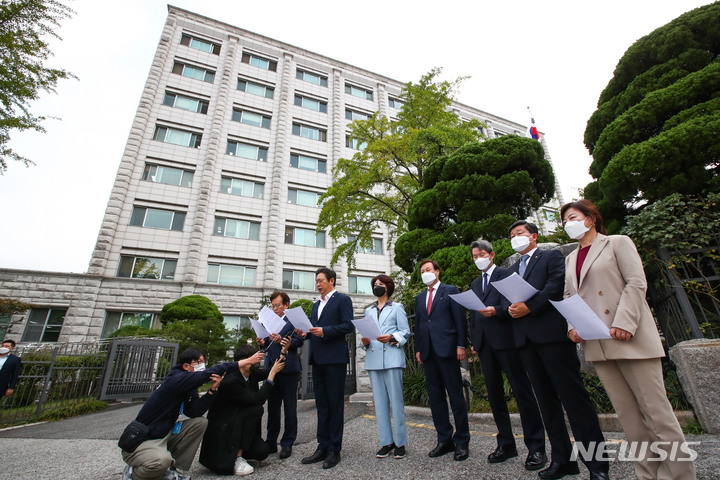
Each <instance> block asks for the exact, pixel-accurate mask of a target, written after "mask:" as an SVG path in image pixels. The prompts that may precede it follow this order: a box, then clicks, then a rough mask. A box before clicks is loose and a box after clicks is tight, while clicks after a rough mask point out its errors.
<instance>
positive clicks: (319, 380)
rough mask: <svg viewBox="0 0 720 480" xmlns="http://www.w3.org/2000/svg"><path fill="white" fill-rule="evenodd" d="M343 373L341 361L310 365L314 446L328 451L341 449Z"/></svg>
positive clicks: (343, 397) (344, 367)
mask: <svg viewBox="0 0 720 480" xmlns="http://www.w3.org/2000/svg"><path fill="white" fill-rule="evenodd" d="M346 375H347V364H345V363H331V364H326V365H318V364H314V365H313V366H312V380H313V390H314V392H315V407H316V409H317V416H318V419H317V420H318V421H317V441H318V448H320V449H321V450H326V451H328V452H340V450H342V436H343V426H344V412H345V410H344V408H345V377H346Z"/></svg>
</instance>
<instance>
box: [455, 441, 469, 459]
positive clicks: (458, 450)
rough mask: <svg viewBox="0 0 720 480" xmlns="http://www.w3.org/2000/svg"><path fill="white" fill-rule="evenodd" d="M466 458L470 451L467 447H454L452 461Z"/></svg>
mask: <svg viewBox="0 0 720 480" xmlns="http://www.w3.org/2000/svg"><path fill="white" fill-rule="evenodd" d="M468 456H470V450H469V449H468V446H467V445H456V446H455V455H453V460H455V461H458V462H459V461H461V460H467V458H468Z"/></svg>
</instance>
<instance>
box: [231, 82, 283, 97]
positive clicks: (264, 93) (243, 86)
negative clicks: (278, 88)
mask: <svg viewBox="0 0 720 480" xmlns="http://www.w3.org/2000/svg"><path fill="white" fill-rule="evenodd" d="M237 89H238V90H240V91H242V92H245V93H252V94H253V95H257V96H258V97H265V98H273V95H274V94H275V89H274V88H272V87H266V86H265V85H260V84H259V83H253V82H249V81H247V80H241V79H238V83H237Z"/></svg>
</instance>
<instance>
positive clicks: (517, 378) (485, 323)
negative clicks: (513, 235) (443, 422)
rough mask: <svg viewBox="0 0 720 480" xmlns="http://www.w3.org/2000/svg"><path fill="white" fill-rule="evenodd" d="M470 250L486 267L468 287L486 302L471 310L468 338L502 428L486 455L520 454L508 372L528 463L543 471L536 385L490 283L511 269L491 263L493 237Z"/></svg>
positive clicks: (497, 459) (528, 466) (490, 458)
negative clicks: (507, 384) (507, 388)
mask: <svg viewBox="0 0 720 480" xmlns="http://www.w3.org/2000/svg"><path fill="white" fill-rule="evenodd" d="M470 252H471V254H472V257H473V261H474V262H475V265H476V266H477V268H478V269H479V270H480V271H482V275H480V276H479V277H478V278H476V279H475V280H473V282H472V283H471V284H470V288H471V289H472V291H473V292H475V294H476V295H477V296H478V298H479V299H480V300H482V302H483V303H484V304H485V305H486V307H485V308H484V309H481V310H477V311H475V312H473V317H472V319H471V322H470V339H471V340H472V345H473V350H474V351H475V352H476V353H477V354H478V356H479V357H480V362H481V364H482V372H483V376H484V377H485V387H486V388H487V393H488V401H489V402H490V408H491V410H492V414H493V419H494V420H495V425H496V426H497V429H498V434H497V448H496V449H495V451H493V452H492V453H491V454H490V455H489V456H488V462H490V463H500V462H504V461H505V460H507V459H509V458H513V457H517V455H518V453H517V448H516V446H515V435H513V431H512V425H511V424H510V413H509V412H508V407H507V402H506V401H505V388H504V383H505V382H504V380H503V376H502V374H503V371H504V372H505V375H507V378H508V381H509V382H510V385H511V386H512V389H513V393H514V394H515V399H516V400H517V404H518V410H519V411H520V420H521V422H522V427H523V433H524V434H525V435H524V440H525V446H527V449H528V455H527V457H526V459H525V468H526V469H527V470H539V469H540V468H542V467H543V466H545V463H546V462H547V457H546V455H545V429H544V428H543V424H542V418H541V417H540V411H539V410H538V406H537V403H535V396H534V395H533V392H532V386H531V385H530V381H529V380H528V377H527V374H526V373H525V369H524V368H523V365H522V361H521V360H520V357H519V356H518V353H517V351H516V350H515V343H514V342H513V329H512V323H511V322H510V317H509V315H508V312H507V304H505V299H504V298H503V297H502V295H500V293H499V292H498V291H497V290H496V289H495V287H493V286H492V283H491V282H494V281H497V280H501V279H503V278H505V277H506V276H507V275H508V271H507V269H505V268H502V267H498V266H496V265H495V264H494V263H493V260H494V259H495V252H494V251H493V246H492V244H491V243H490V242H488V241H486V240H478V241H476V242H473V243H472V244H471V245H470ZM503 304H505V305H504V306H503Z"/></svg>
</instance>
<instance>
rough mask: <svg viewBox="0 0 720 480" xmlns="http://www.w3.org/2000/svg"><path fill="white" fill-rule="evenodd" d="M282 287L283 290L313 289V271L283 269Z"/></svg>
mask: <svg viewBox="0 0 720 480" xmlns="http://www.w3.org/2000/svg"><path fill="white" fill-rule="evenodd" d="M282 288H283V289H285V290H315V273H314V272H301V271H297V270H283V280H282Z"/></svg>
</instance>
